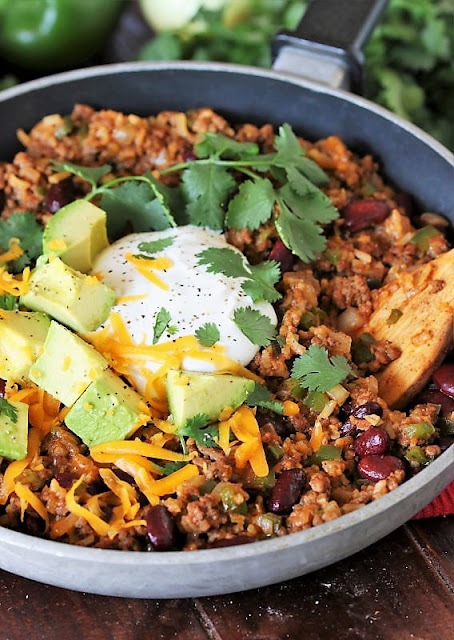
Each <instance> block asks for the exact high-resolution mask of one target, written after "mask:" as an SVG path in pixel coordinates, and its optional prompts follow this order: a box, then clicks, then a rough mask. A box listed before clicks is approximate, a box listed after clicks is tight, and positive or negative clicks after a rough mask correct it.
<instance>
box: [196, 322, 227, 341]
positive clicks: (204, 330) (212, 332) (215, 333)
mask: <svg viewBox="0 0 454 640" xmlns="http://www.w3.org/2000/svg"><path fill="white" fill-rule="evenodd" d="M195 337H196V338H197V340H198V341H199V343H200V344H201V345H202V347H212V346H213V345H214V344H215V343H216V342H218V340H219V339H220V337H221V334H220V333H219V329H218V327H217V326H216V325H215V324H214V322H206V323H205V324H204V325H203V327H200V328H199V329H197V331H196V332H195Z"/></svg>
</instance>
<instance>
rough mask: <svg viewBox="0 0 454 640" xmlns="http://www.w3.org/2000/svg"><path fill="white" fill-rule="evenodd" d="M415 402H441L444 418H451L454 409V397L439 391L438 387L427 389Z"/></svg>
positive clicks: (441, 411)
mask: <svg viewBox="0 0 454 640" xmlns="http://www.w3.org/2000/svg"><path fill="white" fill-rule="evenodd" d="M415 404H439V405H441V410H440V413H441V415H442V416H443V418H450V417H451V414H452V413H453V411H454V399H453V398H450V397H449V396H447V395H446V394H444V393H442V392H441V391H438V389H425V390H424V391H421V393H419V394H418V395H417V396H416V398H415Z"/></svg>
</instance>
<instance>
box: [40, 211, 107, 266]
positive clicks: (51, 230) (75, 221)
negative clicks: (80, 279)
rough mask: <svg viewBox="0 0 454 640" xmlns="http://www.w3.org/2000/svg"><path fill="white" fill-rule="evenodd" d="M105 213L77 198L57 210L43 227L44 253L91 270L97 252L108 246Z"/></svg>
mask: <svg viewBox="0 0 454 640" xmlns="http://www.w3.org/2000/svg"><path fill="white" fill-rule="evenodd" d="M108 244H109V242H108V240H107V231H106V212H105V211H103V210H102V209H100V208H99V207H95V205H94V204H91V202H88V201H87V200H76V201H75V202H71V203H70V204H67V205H66V206H65V207H62V208H61V209H60V210H59V211H57V213H55V214H54V215H53V216H52V218H51V219H50V220H49V222H48V223H47V225H46V228H45V229H44V234H43V252H44V254H45V255H48V254H49V255H54V256H58V257H60V258H61V259H62V260H63V262H64V263H65V264H67V265H68V266H69V267H71V268H72V269H75V270H76V271H81V272H82V273H89V272H90V271H91V269H92V267H93V262H94V259H95V258H96V256H97V255H98V253H101V251H102V250H103V249H105V248H106V247H107V246H108Z"/></svg>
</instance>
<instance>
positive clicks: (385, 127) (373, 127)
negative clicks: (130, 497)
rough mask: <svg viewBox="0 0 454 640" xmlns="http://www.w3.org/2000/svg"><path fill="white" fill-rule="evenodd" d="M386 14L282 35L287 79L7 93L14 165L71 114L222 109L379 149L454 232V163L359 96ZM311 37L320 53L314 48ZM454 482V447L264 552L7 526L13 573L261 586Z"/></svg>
mask: <svg viewBox="0 0 454 640" xmlns="http://www.w3.org/2000/svg"><path fill="white" fill-rule="evenodd" d="M384 5H385V1H384V0H378V1H377V0H315V2H313V3H312V4H311V5H310V10H309V13H308V14H306V17H305V19H303V21H302V23H301V25H300V27H299V28H298V29H297V31H296V32H295V34H290V33H284V32H283V33H281V34H280V35H279V36H278V37H277V38H276V40H275V42H274V45H273V53H274V55H275V57H276V62H275V70H273V71H265V70H259V69H256V68H252V67H243V66H236V65H228V64H217V63H204V64H199V63H125V64H118V65H106V66H102V67H93V68H89V69H82V70H77V71H71V72H67V73H63V74H58V75H55V76H50V77H47V78H42V79H40V80H35V81H32V82H29V83H26V84H23V85H21V86H19V87H16V88H13V89H10V90H7V91H4V92H3V93H2V94H0V140H1V142H2V147H1V157H2V158H5V159H7V158H10V157H12V156H13V155H14V153H15V152H16V151H18V150H19V147H18V144H17V141H16V135H15V131H16V129H17V128H19V127H21V128H24V129H28V128H31V127H32V126H33V124H34V123H36V122H37V121H38V120H39V119H40V118H42V117H43V116H45V115H47V114H49V113H68V112H70V111H71V109H72V106H73V104H74V103H75V102H82V103H88V104H91V105H93V106H95V107H107V108H112V109H116V110H119V111H125V112H131V113H137V114H139V115H150V114H153V113H157V112H159V111H162V110H187V109H191V108H197V107H202V106H209V107H211V108H213V109H214V110H216V111H219V112H220V113H221V114H222V115H224V116H225V117H226V118H227V119H229V120H230V121H233V122H247V121H251V122H254V123H256V124H262V123H265V122H270V123H272V124H273V125H275V126H278V125H280V124H282V123H283V122H289V123H290V124H291V125H292V127H293V128H294V129H295V131H296V132H297V133H298V134H300V135H303V136H305V137H308V138H310V139H317V138H320V137H324V136H327V135H340V136H341V137H342V138H343V139H344V140H345V142H346V143H347V145H348V146H350V147H352V148H353V149H355V150H356V151H358V152H362V153H363V152H372V153H373V154H374V157H375V158H377V159H378V160H379V161H380V163H381V165H382V169H383V173H384V175H385V176H386V177H387V179H388V180H390V181H391V182H392V183H393V184H395V185H397V186H398V188H399V189H400V190H401V191H405V192H409V193H411V194H412V195H413V196H414V197H415V199H416V202H417V204H418V206H419V207H420V208H421V209H423V210H428V211H435V212H437V213H441V214H443V215H445V216H447V217H448V218H450V220H451V221H452V222H454V181H453V175H454V156H453V155H452V154H451V153H450V152H449V151H448V150H447V149H445V148H444V147H442V145H440V144H439V143H437V142H436V141H435V140H433V139H432V138H431V137H430V136H428V135H427V134H425V133H424V132H422V131H421V130H419V129H417V128H416V127H414V126H412V125H411V124H409V123H407V122H405V121H403V120H401V119H400V118H398V117H397V116H395V115H393V114H391V113H389V112H387V111H386V110H384V109H382V108H381V107H378V106H376V105H374V104H372V103H370V102H368V101H367V100H364V99H363V98H360V97H357V96H355V95H353V94H352V93H349V92H347V91H345V89H348V88H350V87H352V88H354V89H356V90H359V89H360V87H361V54H360V46H361V45H362V44H363V42H364V40H365V39H366V37H367V35H368V33H369V32H370V29H371V27H372V25H373V23H374V21H375V20H376V19H377V17H378V15H379V13H380V11H381V10H382V9H383V7H384ZM333 6H335V7H336V10H337V12H338V13H337V14H336V24H335V25H333V24H332V22H333V20H332V18H331V13H330V12H331V10H332V8H333ZM339 10H340V13H339ZM327 11H328V13H327V14H326V12H327ZM339 16H341V19H340V18H339ZM330 18H331V23H330V20H329V19H330ZM320 24H323V30H322V32H321V31H320V28H319V27H320ZM330 27H331V32H330ZM309 38H315V39H318V43H317V44H316V45H315V46H313V45H310V43H309ZM302 69H305V71H306V75H311V74H312V76H314V75H315V77H316V78H317V79H319V80H325V82H328V81H329V82H330V83H331V85H335V86H334V87H333V86H327V85H326V84H322V83H321V82H317V81H311V80H307V79H301V78H299V77H297V75H295V70H298V71H301V70H302ZM339 87H342V88H339ZM453 479H454V447H452V446H451V447H450V448H449V449H448V450H447V451H446V452H445V453H443V454H442V455H441V456H440V457H439V458H438V459H437V460H436V461H435V462H433V463H432V464H431V465H429V467H427V468H425V469H424V470H423V471H421V472H420V473H419V474H418V475H417V476H415V477H414V478H412V479H410V480H408V481H407V482H405V483H404V484H403V485H401V486H400V487H398V488H397V489H396V490H394V491H393V492H391V493H390V494H388V495H386V496H384V497H382V498H380V500H378V501H376V502H373V503H371V504H368V505H366V506H365V507H362V508H361V509H360V510H358V511H355V512H352V513H350V514H348V515H344V516H342V517H341V518H339V519H338V520H335V521H332V522H329V523H326V524H323V525H319V526H317V527H315V528H314V529H310V530H306V531H301V532H298V533H294V534H291V535H289V536H285V537H283V538H275V539H271V540H265V541H262V542H256V543H254V544H253V545H244V546H237V547H230V548H220V549H211V550H201V551H191V552H184V553H181V552H166V553H162V552H154V553H142V552H130V553H125V552H122V551H114V550H105V549H89V548H81V547H75V546H71V545H67V544H62V543H58V542H53V541H49V540H42V539H39V538H35V537H31V536H28V535H26V534H22V533H19V532H16V531H10V530H7V529H2V528H0V543H1V554H0V567H1V568H3V569H6V570H8V571H11V572H13V573H17V574H19V575H22V576H25V577H28V578H32V579H35V580H38V581H40V582H45V583H49V584H53V585H57V586H62V587H66V588H69V589H76V590H79V591H87V592H90V593H98V594H104V595H115V596H125V597H139V598H178V597H195V596H206V595H215V594H221V593H229V592H234V591H239V590H243V589H250V588H254V587H259V586H264V585H267V584H272V583H275V582H280V581H282V580H286V579H289V578H293V577H296V576H299V575H303V574H305V573H308V572H310V571H313V570H315V569H318V568H321V567H323V566H326V565H328V564H330V563H332V562H335V561H337V560H340V559H342V558H345V557H346V556H348V555H351V554H352V553H355V552H356V551H359V550H360V549H362V548H364V547H366V546H368V545H369V544H372V543H373V542H375V541H376V540H378V539H380V538H381V537H383V536H385V535H387V534H388V533H389V532H390V531H392V530H393V529H395V528H397V527H399V526H400V525H401V524H403V523H404V522H405V521H406V520H408V519H409V518H411V517H412V516H413V515H414V514H415V513H416V512H417V511H419V510H420V509H421V508H422V507H423V506H425V505H426V504H427V503H428V502H430V500H432V499H433V498H434V497H435V496H436V495H437V494H438V493H439V492H440V491H441V490H442V489H443V488H444V487H445V486H446V485H447V484H448V483H449V482H451V481H452V480H453Z"/></svg>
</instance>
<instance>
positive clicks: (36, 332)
mask: <svg viewBox="0 0 454 640" xmlns="http://www.w3.org/2000/svg"><path fill="white" fill-rule="evenodd" d="M49 326H50V320H49V318H48V317H47V316H46V315H45V314H44V313H39V312H34V311H1V312H0V378H3V379H4V380H26V379H27V378H28V372H29V370H30V367H31V365H32V364H33V363H34V362H35V360H36V358H37V357H38V356H39V355H40V354H41V352H42V350H43V344H44V340H45V339H46V336H47V332H48V331H49Z"/></svg>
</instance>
